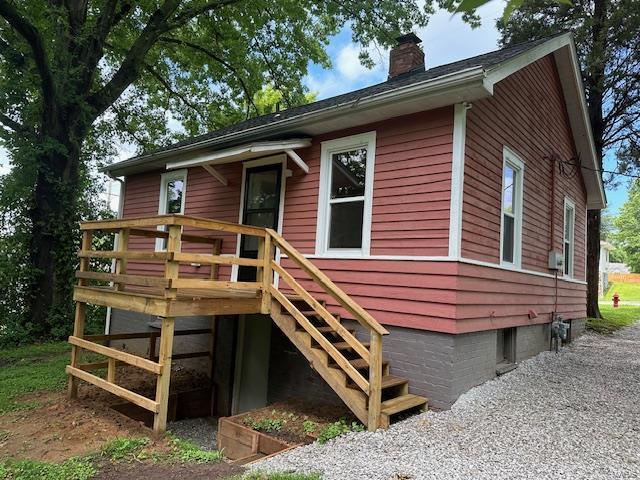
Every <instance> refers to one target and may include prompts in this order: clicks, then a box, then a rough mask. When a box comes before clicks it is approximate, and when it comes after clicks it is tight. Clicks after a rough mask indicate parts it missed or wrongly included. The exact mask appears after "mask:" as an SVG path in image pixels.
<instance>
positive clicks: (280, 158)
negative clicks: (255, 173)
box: [231, 153, 288, 288]
mask: <svg viewBox="0 0 640 480" xmlns="http://www.w3.org/2000/svg"><path fill="white" fill-rule="evenodd" d="M287 158H288V157H287V155H286V154H284V153H282V154H279V155H275V156H272V157H266V158H259V159H257V160H250V161H247V162H243V163H242V183H241V184H240V208H239V214H238V224H242V217H243V215H244V189H245V183H246V181H247V169H248V168H253V167H262V166H264V165H275V164H278V163H281V164H282V172H281V175H282V176H281V178H280V205H279V211H278V229H277V231H278V233H279V234H282V225H283V221H284V200H285V192H286V187H287V184H286V182H287ZM280 255H281V253H280V249H279V248H276V256H275V261H276V262H278V263H279V262H280ZM235 256H236V257H239V256H240V235H237V239H236V254H235ZM231 281H232V282H237V281H238V265H233V266H232V267H231ZM278 281H279V277H278V275H277V274H275V275H274V282H273V283H274V285H275V287H276V288H278Z"/></svg>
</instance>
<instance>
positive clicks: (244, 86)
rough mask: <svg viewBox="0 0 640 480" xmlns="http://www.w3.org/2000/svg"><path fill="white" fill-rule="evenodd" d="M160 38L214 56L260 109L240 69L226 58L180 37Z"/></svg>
mask: <svg viewBox="0 0 640 480" xmlns="http://www.w3.org/2000/svg"><path fill="white" fill-rule="evenodd" d="M159 40H160V41H161V42H165V43H174V44H177V45H182V46H185V47H189V48H192V49H194V50H196V51H198V52H200V53H204V54H205V55H207V56H208V57H210V58H212V59H213V60H215V61H216V62H218V63H219V64H220V65H222V66H223V67H225V68H226V69H227V70H229V71H230V72H231V73H233V74H234V75H235V76H236V79H237V80H238V82H239V83H240V86H241V87H242V90H243V91H244V94H245V96H246V97H247V101H248V102H249V103H250V104H251V105H252V106H253V108H254V109H255V111H256V112H257V111H258V107H256V104H255V103H254V102H253V95H252V94H251V92H250V91H249V87H247V84H246V83H245V81H244V79H243V78H242V77H241V76H240V74H239V73H238V70H237V69H236V68H235V67H234V66H233V65H231V64H230V63H229V62H227V61H226V60H224V59H223V58H221V57H220V56H218V55H217V54H216V53H215V52H214V51H212V50H210V49H208V48H206V47H203V46H202V45H198V44H197V43H192V42H189V41H187V40H180V39H178V38H173V37H160V39H159Z"/></svg>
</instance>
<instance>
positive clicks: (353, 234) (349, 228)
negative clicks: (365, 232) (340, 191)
mask: <svg viewBox="0 0 640 480" xmlns="http://www.w3.org/2000/svg"><path fill="white" fill-rule="evenodd" d="M329 208H330V210H331V211H330V226H329V248H361V247H362V217H363V214H364V202H363V201H357V202H345V203H334V204H333V205H331V206H330V207H329Z"/></svg>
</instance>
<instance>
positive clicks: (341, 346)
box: [333, 342, 370, 350]
mask: <svg viewBox="0 0 640 480" xmlns="http://www.w3.org/2000/svg"><path fill="white" fill-rule="evenodd" d="M360 343H361V344H362V346H363V347H365V348H369V345H370V342H360ZM333 346H334V347H336V349H337V350H348V349H349V348H353V347H351V345H349V344H348V343H347V342H337V343H334V344H333Z"/></svg>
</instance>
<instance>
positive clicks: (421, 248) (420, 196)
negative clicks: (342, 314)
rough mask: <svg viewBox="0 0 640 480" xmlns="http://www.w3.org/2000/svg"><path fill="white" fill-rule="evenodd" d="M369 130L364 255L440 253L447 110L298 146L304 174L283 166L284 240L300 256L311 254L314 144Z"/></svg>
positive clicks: (444, 242) (447, 167)
mask: <svg viewBox="0 0 640 480" xmlns="http://www.w3.org/2000/svg"><path fill="white" fill-rule="evenodd" d="M369 131H375V132H376V156H375V169H374V173H375V175H374V176H375V180H374V190H373V212H372V221H371V254H372V255H447V253H448V244H449V202H450V198H451V195H450V193H449V192H450V188H451V151H452V142H453V109H452V108H442V109H438V110H433V111H429V112H422V113H419V114H414V115H408V116H403V117H398V118H394V119H391V120H386V121H384V122H380V123H375V124H371V125H365V126H363V127H358V128H357V129H350V130H346V131H340V132H334V133H332V134H330V135H323V136H320V137H316V138H314V139H313V142H312V145H311V147H309V148H307V149H304V150H300V151H298V153H299V154H300V156H301V157H302V158H303V159H304V161H305V162H306V163H307V165H309V173H308V174H307V175H305V174H304V173H303V172H302V171H301V170H300V169H299V168H297V167H295V166H294V165H291V167H290V168H291V169H292V170H293V176H292V177H291V178H289V179H287V192H286V200H285V218H284V225H283V234H284V237H285V238H286V239H287V240H288V241H290V242H291V243H292V244H293V245H294V246H295V247H296V248H298V249H299V250H300V251H302V252H304V253H314V252H315V242H316V224H317V217H318V189H319V182H320V147H321V142H323V141H326V140H332V139H336V138H341V137H345V136H347V135H354V134H357V133H362V132H369Z"/></svg>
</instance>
